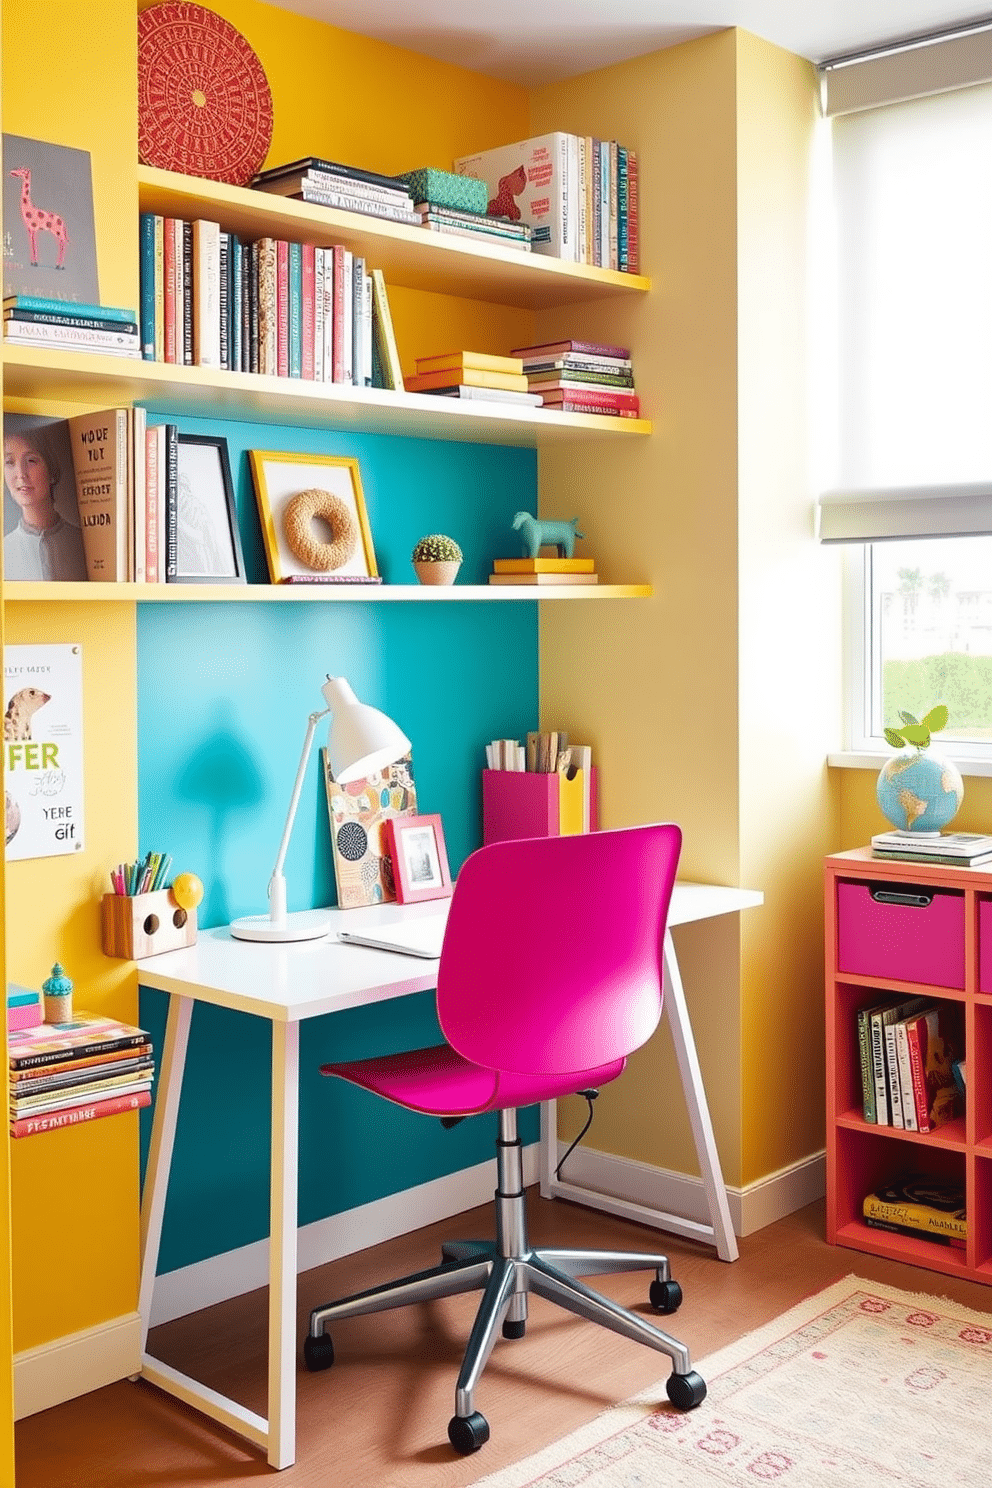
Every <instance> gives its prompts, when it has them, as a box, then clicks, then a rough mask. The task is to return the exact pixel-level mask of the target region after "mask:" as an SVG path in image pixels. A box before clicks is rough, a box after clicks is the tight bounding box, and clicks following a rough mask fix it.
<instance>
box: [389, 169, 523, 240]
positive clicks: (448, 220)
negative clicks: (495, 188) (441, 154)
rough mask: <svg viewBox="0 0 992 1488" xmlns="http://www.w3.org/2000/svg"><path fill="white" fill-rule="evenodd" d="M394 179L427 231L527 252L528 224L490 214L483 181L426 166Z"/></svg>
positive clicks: (487, 196) (487, 195)
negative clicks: (405, 194)
mask: <svg viewBox="0 0 992 1488" xmlns="http://www.w3.org/2000/svg"><path fill="white" fill-rule="evenodd" d="M398 180H400V181H402V182H403V184H404V185H405V186H406V187H407V189H408V190H409V191H410V194H411V195H412V197H413V209H414V211H415V212H417V213H418V214H419V216H420V220H421V223H422V224H423V226H424V227H426V228H427V229H428V231H430V232H437V233H451V234H454V235H455V236H456V237H463V238H474V239H475V241H476V242H478V243H488V244H490V245H492V244H494V243H495V244H499V245H500V246H501V247H504V248H518V249H520V250H521V251H523V252H525V253H529V252H530V247H531V242H530V238H531V230H530V226H529V224H528V223H526V222H522V221H519V220H517V221H514V219H513V218H512V217H507V216H500V215H490V214H489V212H488V210H487V208H488V205H489V192H488V190H487V189H486V185H485V182H483V181H477V180H475V179H474V177H472V176H460V175H456V174H454V173H453V172H451V171H442V170H434V169H430V168H428V169H425V170H415V171H407V172H406V173H405V174H404V175H402V176H399V177H398Z"/></svg>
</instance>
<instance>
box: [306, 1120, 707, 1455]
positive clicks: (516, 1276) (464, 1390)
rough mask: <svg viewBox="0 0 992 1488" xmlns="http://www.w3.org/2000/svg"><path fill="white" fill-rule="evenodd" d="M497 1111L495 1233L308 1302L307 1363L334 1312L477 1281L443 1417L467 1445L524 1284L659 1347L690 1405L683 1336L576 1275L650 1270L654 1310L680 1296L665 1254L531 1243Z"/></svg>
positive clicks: (359, 1310)
mask: <svg viewBox="0 0 992 1488" xmlns="http://www.w3.org/2000/svg"><path fill="white" fill-rule="evenodd" d="M498 1114H499V1138H498V1140H497V1144H496V1162H497V1173H498V1182H499V1187H498V1188H497V1190H496V1228H497V1239H496V1240H495V1242H487V1241H475V1240H452V1241H448V1242H446V1243H445V1244H444V1245H443V1246H442V1248H441V1254H442V1261H441V1264H440V1265H438V1266H431V1267H430V1268H429V1269H428V1270H426V1271H418V1272H416V1273H414V1274H413V1275H412V1276H405V1277H402V1278H401V1279H400V1280H398V1281H391V1282H386V1283H385V1284H384V1285H383V1286H378V1287H372V1288H370V1289H369V1290H368V1291H365V1292H358V1293H356V1294H355V1296H353V1297H345V1298H343V1299H342V1300H341V1301H339V1302H329V1303H327V1304H325V1305H324V1306H323V1307H315V1308H314V1310H313V1311H312V1312H311V1314H310V1330H309V1334H308V1336H307V1338H306V1340H305V1343H304V1347H303V1355H304V1360H305V1362H306V1364H307V1368H308V1369H312V1370H318V1369H326V1368H327V1367H328V1366H329V1365H330V1364H331V1363H333V1360H334V1349H333V1345H332V1343H331V1340H330V1338H329V1337H327V1336H326V1335H325V1328H326V1327H327V1325H328V1324H329V1323H331V1322H334V1321H336V1320H337V1319H338V1318H349V1317H360V1316H363V1315H364V1314H366V1313H373V1312H387V1311H389V1310H390V1309H392V1308H394V1307H408V1306H410V1305H411V1304H412V1303H415V1302H433V1301H436V1300H437V1299H438V1298H441V1297H454V1296H457V1295H458V1294H459V1293H461V1292H470V1291H480V1290H481V1292H482V1294H483V1295H482V1300H481V1302H480V1303H479V1308H478V1311H477V1313H476V1317H475V1322H474V1324H473V1327H472V1332H471V1334H470V1336H469V1340H468V1345H467V1347H466V1350H465V1357H464V1359H463V1361H462V1367H461V1371H460V1373H459V1375H458V1382H457V1384H456V1386H455V1414H454V1417H453V1418H452V1420H451V1423H450V1424H449V1427H448V1437H449V1439H450V1441H451V1443H452V1445H453V1446H454V1447H455V1448H456V1450H457V1451H460V1452H473V1451H476V1450H477V1449H478V1448H479V1447H480V1446H482V1444H483V1442H485V1441H486V1440H487V1438H488V1436H489V1427H488V1425H487V1423H486V1420H485V1417H483V1416H482V1415H480V1414H479V1412H478V1411H476V1409H475V1389H476V1385H477V1384H478V1382H479V1378H480V1376H481V1374H482V1371H483V1369H484V1368H485V1366H486V1361H487V1360H488V1358H489V1355H490V1354H491V1353H492V1350H493V1346H494V1344H495V1342H496V1338H497V1334H498V1332H499V1330H500V1328H502V1330H503V1334H504V1336H505V1337H510V1338H519V1337H521V1336H522V1335H523V1332H524V1328H525V1325H526V1320H527V1297H528V1294H529V1293H531V1292H533V1293H535V1294H536V1295H537V1296H539V1297H544V1298H545V1299H546V1300H547V1301H549V1302H554V1303H555V1304H556V1305H557V1306H558V1307H563V1308H565V1310H566V1311H568V1312H573V1313H575V1314H577V1316H579V1317H582V1318H585V1319H586V1320H587V1321H588V1322H592V1323H599V1324H600V1326H601V1327H604V1328H610V1329H611V1330H612V1331H613V1332H614V1333H619V1334H620V1335H621V1336H622V1337H624V1338H629V1339H632V1340H633V1342H635V1343H643V1344H646V1345H647V1347H648V1348H653V1349H657V1350H658V1352H659V1353H663V1354H667V1355H668V1356H669V1358H670V1359H671V1360H672V1374H671V1377H670V1378H669V1380H668V1384H667V1390H668V1396H669V1399H670V1400H671V1401H672V1404H673V1405H674V1406H675V1407H676V1409H678V1410H691V1409H693V1408H694V1407H695V1406H697V1405H699V1404H700V1403H701V1401H702V1400H703V1399H704V1398H705V1395H706V1386H705V1384H704V1383H703V1380H702V1379H701V1378H700V1376H699V1375H698V1374H697V1373H696V1372H695V1371H694V1370H693V1368H692V1365H691V1363H690V1360H689V1351H688V1349H687V1348H686V1347H685V1345H684V1344H682V1343H679V1341H678V1340H677V1339H675V1338H672V1337H670V1336H669V1334H667V1333H664V1332H662V1330H661V1329H660V1328H657V1327H655V1326H654V1324H652V1323H649V1322H648V1321H647V1320H646V1319H645V1318H642V1317H639V1316H638V1315H637V1313H634V1312H630V1311H629V1310H628V1309H627V1308H625V1307H621V1306H619V1304H618V1303H616V1302H612V1301H610V1299H609V1298H607V1297H602V1296H600V1295H599V1293H598V1292H594V1291H593V1290H592V1289H591V1288H590V1287H587V1286H585V1285H584V1283H583V1282H582V1281H581V1279H580V1278H581V1277H583V1276H603V1275H607V1274H610V1273H613V1274H616V1273H619V1272H624V1271H641V1270H645V1271H649V1270H653V1271H654V1272H655V1275H656V1286H657V1287H658V1288H660V1290H659V1291H656V1288H655V1287H654V1286H653V1287H652V1301H654V1299H655V1296H658V1297H660V1298H663V1299H664V1300H663V1302H662V1303H661V1304H660V1310H662V1311H665V1312H674V1311H675V1309H676V1307H677V1306H678V1304H679V1302H680V1301H681V1291H680V1289H679V1287H678V1285H677V1283H676V1282H673V1281H672V1280H671V1277H670V1275H669V1266H668V1257H667V1256H663V1255H655V1254H653V1253H649V1252H643V1253H641V1252H636V1253H635V1252H629V1251H615V1250H566V1249H541V1250H535V1249H532V1248H531V1245H530V1243H529V1241H528V1238H527V1219H526V1210H525V1202H524V1190H523V1181H522V1177H523V1166H522V1155H521V1144H520V1139H519V1137H518V1135H517V1113H516V1111H514V1110H508V1111H500V1112H499V1113H498Z"/></svg>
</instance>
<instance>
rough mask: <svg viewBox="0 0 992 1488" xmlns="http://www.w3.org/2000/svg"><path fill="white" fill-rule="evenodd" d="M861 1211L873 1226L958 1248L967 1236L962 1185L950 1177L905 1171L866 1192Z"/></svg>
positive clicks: (867, 1223)
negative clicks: (905, 1173)
mask: <svg viewBox="0 0 992 1488" xmlns="http://www.w3.org/2000/svg"><path fill="white" fill-rule="evenodd" d="M862 1213H863V1216H864V1221H865V1224H866V1225H869V1226H870V1227H871V1228H872V1229H873V1230H889V1231H891V1232H892V1233H894V1234H897V1235H910V1236H912V1237H913V1238H914V1239H918V1240H932V1241H934V1242H935V1243H936V1244H938V1245H953V1246H955V1247H957V1248H958V1249H962V1250H963V1249H964V1246H965V1243H966V1241H967V1238H968V1221H967V1219H966V1217H965V1207H964V1185H963V1184H962V1183H960V1182H958V1181H957V1180H956V1179H954V1178H942V1177H937V1176H936V1175H934V1174H921V1173H909V1174H907V1175H905V1176H904V1177H900V1178H897V1179H896V1180H895V1181H894V1182H892V1183H886V1184H883V1185H881V1186H880V1187H879V1188H877V1189H875V1191H874V1192H873V1193H870V1194H867V1195H866V1196H865V1199H864V1202H863V1204H862Z"/></svg>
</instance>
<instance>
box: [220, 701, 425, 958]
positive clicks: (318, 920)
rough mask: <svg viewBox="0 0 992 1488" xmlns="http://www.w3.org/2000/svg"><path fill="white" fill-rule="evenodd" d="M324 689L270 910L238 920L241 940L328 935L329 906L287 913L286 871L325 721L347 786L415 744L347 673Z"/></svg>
mask: <svg viewBox="0 0 992 1488" xmlns="http://www.w3.org/2000/svg"><path fill="white" fill-rule="evenodd" d="M320 690H321V692H322V693H323V694H324V701H325V702H326V704H327V707H326V708H321V710H320V712H319V713H311V714H310V719H309V723H308V725H307V733H306V738H305V739H304V741H303V753H302V754H301V755H300V763H299V767H298V769H297V771H296V781H295V783H294V785H293V796H292V799H291V801H290V803H289V812H288V814H287V817H286V825H285V827H284V828H283V833H282V841H281V842H280V843H279V852H278V854H277V856H276V864H275V867H274V868H273V870H272V877H271V878H270V879H269V912H268V914H267V915H245V916H244V917H243V918H242V919H239V920H234V921H233V923H232V924H231V934H232V935H233V936H234V937H235V939H236V940H276V941H279V940H317V939H318V938H319V937H320V936H322V935H326V934H327V927H328V925H329V923H330V921H329V919H328V914H327V911H326V910H325V909H310V910H301V911H299V912H297V913H296V914H292V915H287V913H286V880H285V878H284V876H283V871H282V868H283V863H284V862H285V860H286V849H287V848H288V847H289V839H290V836H291V834H292V831H293V821H294V819H295V817H296V808H297V806H298V805H299V800H300V791H301V789H302V787H303V777H304V775H305V774H306V768H307V761H308V760H309V758H310V749H311V747H312V745H313V736H314V734H315V733H316V731H317V725H318V723H319V722H320V720H321V719H322V718H326V717H327V715H328V714H331V715H332V716H331V723H330V727H329V728H328V731H327V757H328V763H329V764H330V767H331V774H332V775H333V776H334V779H335V780H337V781H338V782H339V783H340V784H341V785H347V784H348V782H349V781H350V780H360V779H361V778H362V776H363V775H370V774H371V773H372V772H373V771H375V770H381V769H383V768H384V767H385V766H386V765H391V764H393V763H394V762H395V761H396V760H398V759H400V758H401V757H402V756H403V755H404V754H406V752H407V750H408V749H409V748H410V740H409V739H408V738H407V736H406V734H404V732H403V730H402V729H401V728H400V727H399V725H398V724H395V723H394V722H393V720H392V719H391V718H387V717H386V715H385V713H380V711H379V709H378V708H372V707H370V706H369V704H368V703H360V702H359V701H358V699H357V698H356V696H355V694H354V693H353V692H352V690H351V687H350V686H349V684H348V683H347V682H346V681H345V679H344V677H328V679H327V681H326V682H325V683H324V685H323V687H322V688H321V689H320Z"/></svg>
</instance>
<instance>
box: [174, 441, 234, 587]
mask: <svg viewBox="0 0 992 1488" xmlns="http://www.w3.org/2000/svg"><path fill="white" fill-rule="evenodd" d="M176 474H177V479H176V490H175V510H174V512H172V511H170V512H169V514H168V531H167V537H166V547H167V550H168V551H169V553H170V555H171V553H172V552H173V551H174V552H175V573H173V572H171V569H170V572H169V583H170V584H244V583H245V582H246V579H245V560H244V555H243V553H242V550H241V534H240V532H239V530H238V513H237V507H236V506H235V503H234V483H233V481H232V479H231V460H230V456H229V454H228V449H227V440H226V439H223V438H218V437H214V436H213V435H209V434H182V433H181V434H179V436H178V451H177V458H176Z"/></svg>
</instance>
